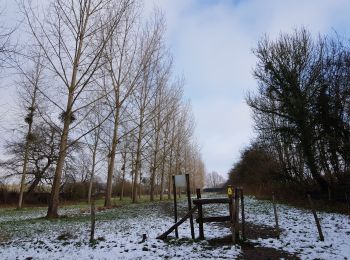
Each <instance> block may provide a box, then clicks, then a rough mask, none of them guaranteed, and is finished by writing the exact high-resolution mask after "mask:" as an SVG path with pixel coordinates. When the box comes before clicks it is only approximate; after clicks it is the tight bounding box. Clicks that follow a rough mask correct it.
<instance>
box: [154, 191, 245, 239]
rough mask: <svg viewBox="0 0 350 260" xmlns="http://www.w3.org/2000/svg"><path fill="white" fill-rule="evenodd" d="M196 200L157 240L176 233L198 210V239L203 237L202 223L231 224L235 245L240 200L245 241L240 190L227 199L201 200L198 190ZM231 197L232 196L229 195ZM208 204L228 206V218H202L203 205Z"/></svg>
mask: <svg viewBox="0 0 350 260" xmlns="http://www.w3.org/2000/svg"><path fill="white" fill-rule="evenodd" d="M196 192H197V199H193V204H194V207H193V208H192V209H190V210H189V212H187V214H186V215H185V216H184V217H183V218H182V219H181V220H179V221H178V222H176V223H175V224H174V225H173V226H172V227H171V228H169V229H168V230H167V231H166V232H164V233H163V234H161V235H160V236H158V237H157V239H165V238H166V237H167V236H168V235H169V234H170V233H171V232H172V231H174V230H175V231H176V230H177V227H178V226H180V225H181V224H182V223H183V222H185V220H186V219H188V218H192V215H193V214H194V212H195V211H196V210H198V218H197V219H196V222H197V223H198V229H199V239H200V240H203V239H205V237H204V225H203V224H204V223H211V222H229V221H230V222H231V232H232V240H233V243H237V241H238V240H239V199H241V204H242V236H243V239H245V234H244V223H245V221H244V202H243V191H242V189H237V188H236V189H235V192H234V196H230V197H229V198H201V192H200V189H197V190H196ZM231 195H233V194H231ZM208 204H228V205H229V215H228V216H215V217H204V216H203V205H208ZM191 235H192V237H193V231H192V230H191Z"/></svg>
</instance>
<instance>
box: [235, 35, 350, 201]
mask: <svg viewBox="0 0 350 260" xmlns="http://www.w3.org/2000/svg"><path fill="white" fill-rule="evenodd" d="M254 54H255V56H256V58H257V64H256V66H255V68H254V72H253V74H254V77H255V79H256V80H257V83H258V89H257V91H255V92H251V93H249V94H248V96H247V99H246V100H247V104H248V105H249V106H250V108H251V109H252V112H253V118H254V122H255V130H256V133H257V138H256V140H254V142H253V144H252V145H251V146H250V147H248V148H247V149H245V150H244V151H243V153H242V157H241V160H240V162H238V163H237V164H236V165H235V166H234V167H233V169H232V170H231V180H232V181H234V180H236V181H239V179H241V181H243V182H248V183H251V184H252V183H255V184H258V183H259V182H260V184H261V185H263V184H267V185H268V184H271V186H270V187H272V186H275V187H277V186H278V187H280V189H284V188H286V187H289V188H290V189H289V190H292V189H295V191H300V192H306V191H310V192H318V193H319V194H322V195H323V196H325V197H328V198H329V199H332V198H334V197H338V198H339V196H341V197H342V198H343V197H344V192H346V191H348V192H349V188H350V87H349V86H350V84H349V83H350V46H349V41H348V40H344V39H343V38H342V37H341V36H339V35H336V36H335V37H331V36H327V35H324V36H323V35H319V36H318V37H312V35H311V33H310V32H309V31H308V30H306V29H305V28H301V29H297V30H295V31H294V32H293V33H289V34H281V35H280V36H279V37H278V38H277V39H276V40H271V39H269V38H268V37H267V36H266V37H264V38H263V39H261V40H260V41H259V42H258V45H257V47H256V48H255V49H254ZM243 171H245V173H243ZM248 173H249V174H250V176H248V175H249V174H248ZM243 179H244V180H243Z"/></svg>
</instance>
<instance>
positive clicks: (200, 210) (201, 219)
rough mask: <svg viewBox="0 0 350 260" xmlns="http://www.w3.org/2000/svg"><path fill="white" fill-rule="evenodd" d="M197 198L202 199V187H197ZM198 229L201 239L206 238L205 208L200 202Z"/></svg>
mask: <svg viewBox="0 0 350 260" xmlns="http://www.w3.org/2000/svg"><path fill="white" fill-rule="evenodd" d="M196 193H197V199H200V198H201V197H202V196H201V189H196ZM198 229H199V239H201V240H203V239H204V228H203V208H202V204H200V203H199V204H198Z"/></svg>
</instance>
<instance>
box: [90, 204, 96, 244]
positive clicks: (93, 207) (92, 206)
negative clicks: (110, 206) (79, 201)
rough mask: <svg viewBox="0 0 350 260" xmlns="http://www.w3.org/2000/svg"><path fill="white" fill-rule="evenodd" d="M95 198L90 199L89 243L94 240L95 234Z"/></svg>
mask: <svg viewBox="0 0 350 260" xmlns="http://www.w3.org/2000/svg"><path fill="white" fill-rule="evenodd" d="M95 210H96V208H95V199H92V200H91V212H90V213H91V232H90V243H92V242H93V241H94V236H95Z"/></svg>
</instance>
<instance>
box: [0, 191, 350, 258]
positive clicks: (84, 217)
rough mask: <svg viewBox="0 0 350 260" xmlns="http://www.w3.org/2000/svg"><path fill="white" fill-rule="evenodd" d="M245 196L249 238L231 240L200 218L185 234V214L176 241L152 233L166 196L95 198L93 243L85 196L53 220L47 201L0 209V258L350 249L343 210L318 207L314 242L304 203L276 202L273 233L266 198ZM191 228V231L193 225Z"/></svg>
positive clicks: (340, 252) (343, 253)
mask: <svg viewBox="0 0 350 260" xmlns="http://www.w3.org/2000/svg"><path fill="white" fill-rule="evenodd" d="M245 202H246V203H245V211H246V221H247V230H248V235H247V237H248V240H247V241H246V242H245V243H243V244H241V245H237V246H234V245H232V243H230V242H229V241H228V242H227V241H226V240H225V239H222V238H225V237H228V236H229V235H230V230H229V229H228V228H227V226H225V225H222V224H216V223H213V224H205V236H206V239H207V240H205V241H198V240H192V239H190V237H191V236H190V229H189V223H188V221H186V222H185V223H184V224H183V225H181V226H180V227H179V234H180V239H179V240H176V239H174V238H172V237H170V238H169V239H168V240H166V241H162V240H158V239H156V237H157V236H158V235H160V234H162V233H163V232H164V231H166V230H167V229H168V228H169V227H170V226H171V225H172V224H173V222H174V220H173V215H172V214H173V212H172V210H173V202H172V201H171V200H170V201H161V202H160V201H156V202H149V201H148V198H147V197H144V198H142V199H141V200H140V202H139V203H137V204H131V201H130V199H125V200H124V201H122V202H120V201H119V200H118V199H116V200H115V206H114V207H112V208H110V209H105V208H103V207H102V206H103V200H98V201H96V205H97V208H99V210H98V212H97V214H96V233H95V240H94V241H93V243H90V241H89V239H90V212H89V205H88V204H87V203H86V202H81V203H77V204H74V205H73V204H71V205H64V206H63V207H61V208H60V209H59V214H60V215H61V216H62V217H61V218H59V219H54V220H48V219H46V218H45V215H46V207H30V208H24V209H22V210H16V209H14V208H3V209H0V259H26V258H30V257H33V258H34V259H62V258H64V259H166V258H171V259H172V258H175V259H213V258H214V259H232V258H240V257H241V258H243V259H246V258H245V257H246V256H247V254H248V253H249V254H250V255H252V257H253V258H251V259H254V257H256V256H257V255H259V254H260V253H261V252H265V253H266V252H267V253H268V255H267V256H271V255H272V256H276V257H277V258H279V257H285V258H286V259H288V256H291V259H295V257H300V258H301V259H315V258H320V259H329V258H332V259H346V257H348V256H349V255H350V251H349V250H350V249H349V248H350V242H349V241H350V219H349V217H348V216H346V215H342V214H335V213H326V212H323V213H319V217H320V220H321V225H322V228H323V232H324V235H325V241H319V239H318V234H317V230H316V226H315V224H314V219H313V216H312V214H311V212H310V211H309V210H307V209H301V208H295V207H291V206H288V205H283V204H278V206H277V208H278V213H279V218H280V227H281V236H280V239H277V238H276V236H275V235H274V234H275V232H274V215H273V210H272V204H271V202H270V201H268V200H256V199H254V198H253V197H246V199H245ZM186 204H187V203H186V200H183V199H182V200H180V202H179V215H180V216H183V215H184V214H185V212H186V211H187V205H186ZM227 210H228V209H227V205H212V206H208V207H207V206H206V207H205V210H204V211H205V214H206V216H220V215H227V213H228V212H227ZM195 227H196V231H195V232H196V234H197V235H198V229H197V228H198V226H197V224H196V225H195ZM144 235H146V237H147V239H146V240H145V241H143V236H144ZM213 241H214V243H213ZM218 241H219V242H218ZM220 241H221V242H220ZM252 245H253V246H252ZM252 249H253V250H252ZM257 250H260V251H257ZM252 251H253V252H254V253H253V254H251V253H252ZM257 252H258V253H257ZM286 256H287V257H286ZM248 259H249V258H248Z"/></svg>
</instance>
